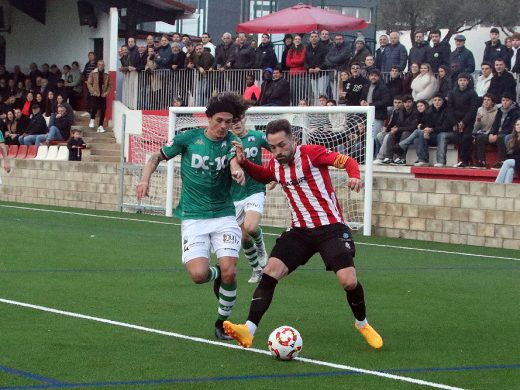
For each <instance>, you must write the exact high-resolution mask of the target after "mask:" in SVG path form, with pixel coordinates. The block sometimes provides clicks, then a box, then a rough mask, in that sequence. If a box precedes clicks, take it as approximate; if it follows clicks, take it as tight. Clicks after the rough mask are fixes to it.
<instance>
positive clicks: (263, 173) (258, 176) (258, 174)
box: [233, 141, 276, 184]
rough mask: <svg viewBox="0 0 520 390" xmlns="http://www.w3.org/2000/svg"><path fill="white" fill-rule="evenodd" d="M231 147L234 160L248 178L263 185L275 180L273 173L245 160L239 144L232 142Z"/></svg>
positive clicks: (242, 148) (242, 149)
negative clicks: (233, 151)
mask: <svg viewBox="0 0 520 390" xmlns="http://www.w3.org/2000/svg"><path fill="white" fill-rule="evenodd" d="M233 145H234V146H235V154H236V156H235V157H236V158H235V160H236V161H237V162H238V163H239V164H240V166H241V167H242V168H244V169H245V170H246V172H247V173H248V174H249V176H251V177H252V178H253V179H254V180H256V181H257V182H259V183H263V184H267V183H270V182H272V181H274V180H276V177H275V176H274V173H273V172H271V170H269V169H266V168H264V167H263V166H261V165H256V164H255V163H252V162H251V161H249V160H248V159H247V158H246V156H245V155H244V147H243V146H242V144H241V143H240V142H236V141H233Z"/></svg>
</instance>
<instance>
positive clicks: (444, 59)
mask: <svg viewBox="0 0 520 390" xmlns="http://www.w3.org/2000/svg"><path fill="white" fill-rule="evenodd" d="M430 38H431V41H432V47H431V49H430V51H429V52H428V58H427V60H426V62H427V63H429V64H430V66H431V67H432V72H433V73H438V72H439V66H441V65H446V66H449V64H450V52H451V48H450V44H449V43H448V42H446V41H441V32H440V30H432V31H430Z"/></svg>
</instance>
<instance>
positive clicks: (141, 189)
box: [135, 181, 149, 199]
mask: <svg viewBox="0 0 520 390" xmlns="http://www.w3.org/2000/svg"><path fill="white" fill-rule="evenodd" d="M148 192H149V185H148V183H146V182H144V181H142V182H140V183H139V184H138V185H137V187H136V189H135V194H136V195H137V199H142V198H144V197H145V196H148V195H149V193H148Z"/></svg>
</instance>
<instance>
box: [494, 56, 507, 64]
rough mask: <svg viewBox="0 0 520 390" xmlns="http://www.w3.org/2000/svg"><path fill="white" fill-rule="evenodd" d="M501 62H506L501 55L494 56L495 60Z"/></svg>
mask: <svg viewBox="0 0 520 390" xmlns="http://www.w3.org/2000/svg"><path fill="white" fill-rule="evenodd" d="M497 61H499V62H503V63H504V64H505V63H506V60H504V59H503V58H502V57H498V58H495V62H497Z"/></svg>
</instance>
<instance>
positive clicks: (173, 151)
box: [136, 92, 247, 340]
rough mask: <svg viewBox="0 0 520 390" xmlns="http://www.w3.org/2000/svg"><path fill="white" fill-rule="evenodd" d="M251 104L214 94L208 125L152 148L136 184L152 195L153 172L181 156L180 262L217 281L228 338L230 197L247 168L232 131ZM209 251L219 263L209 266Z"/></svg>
mask: <svg viewBox="0 0 520 390" xmlns="http://www.w3.org/2000/svg"><path fill="white" fill-rule="evenodd" d="M246 110H247V105H246V104H245V102H244V100H243V99H242V97H241V96H240V95H237V94H234V93H230V92H224V93H221V94H219V95H218V96H216V97H214V98H212V99H210V101H209V104H208V106H207V109H206V116H207V117H208V127H206V128H199V129H193V130H187V131H185V132H182V133H180V134H177V135H176V136H175V137H174V138H173V140H171V141H170V142H169V143H167V144H166V145H164V146H163V147H162V148H161V150H160V151H159V152H157V153H154V154H153V155H152V156H151V157H150V159H149V160H148V162H147V163H146V165H145V168H144V171H143V176H142V178H141V181H140V182H139V184H138V185H137V190H136V193H137V198H138V199H141V198H143V197H144V196H147V195H148V191H149V183H150V177H151V175H152V173H153V172H155V170H156V169H157V166H158V165H159V163H160V162H161V161H163V160H169V159H171V158H173V157H175V156H177V155H179V154H180V155H181V178H182V189H181V196H180V201H179V205H178V206H177V209H176V215H177V216H178V217H179V218H180V219H181V220H182V261H183V263H184V266H185V267H186V270H187V271H188V274H189V275H190V277H191V279H192V280H193V281H194V282H195V283H197V284H202V283H207V282H210V281H213V282H214V291H215V294H216V295H217V299H218V302H219V305H218V318H217V321H216V322H215V336H216V337H217V338H218V339H221V340H229V339H230V337H229V336H228V335H227V334H226V333H225V332H224V329H223V325H222V324H223V322H224V320H226V319H227V318H228V317H229V316H230V314H231V310H232V308H233V305H234V304H235V300H236V292H237V283H236V279H235V275H236V265H237V261H238V255H239V252H240V242H241V238H242V234H241V231H240V227H239V226H238V224H237V221H236V218H235V207H234V205H233V199H232V197H231V183H232V182H233V179H234V180H235V181H237V182H238V183H239V184H243V183H244V180H245V176H244V171H243V170H242V168H241V167H240V165H239V164H238V163H237V162H236V159H235V158H234V151H233V144H232V141H237V140H238V139H237V138H236V137H235V135H234V134H233V133H232V132H231V131H229V129H230V128H231V126H232V124H233V119H234V118H240V117H242V115H244V112H245V111H246ZM210 250H212V251H213V252H215V254H216V256H217V259H218V265H217V266H216V267H212V266H210V262H209V259H210Z"/></svg>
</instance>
